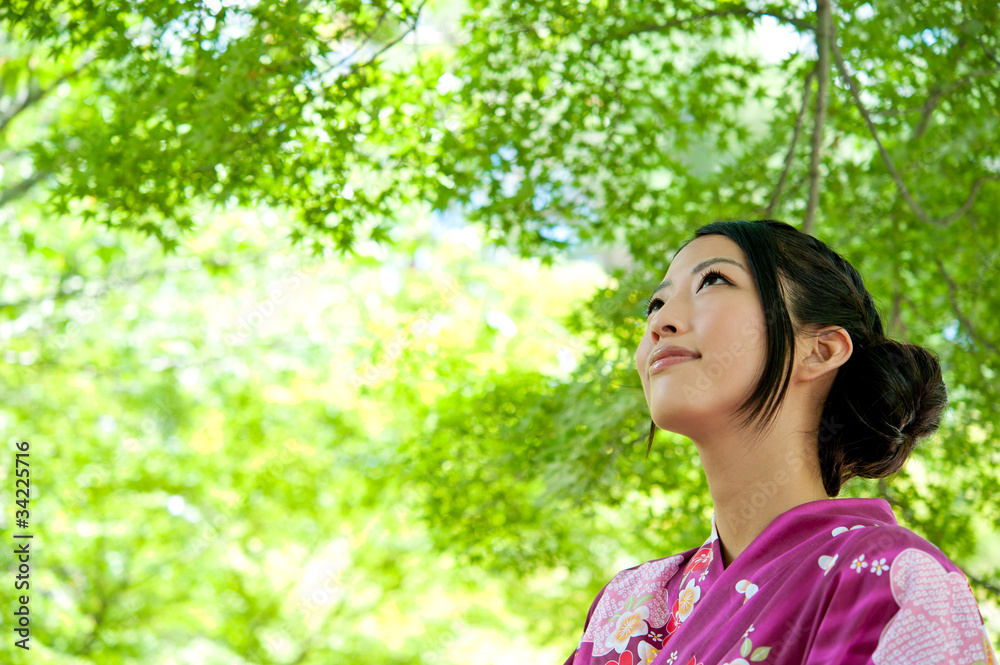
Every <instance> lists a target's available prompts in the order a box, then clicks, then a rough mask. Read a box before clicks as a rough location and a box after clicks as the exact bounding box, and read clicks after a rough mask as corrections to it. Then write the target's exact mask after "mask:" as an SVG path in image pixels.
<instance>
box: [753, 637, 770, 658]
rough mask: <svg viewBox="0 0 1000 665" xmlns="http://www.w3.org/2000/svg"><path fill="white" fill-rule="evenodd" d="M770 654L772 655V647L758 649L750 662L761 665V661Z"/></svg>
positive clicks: (754, 651)
mask: <svg viewBox="0 0 1000 665" xmlns="http://www.w3.org/2000/svg"><path fill="white" fill-rule="evenodd" d="M748 641H749V640H748ZM769 653H771V647H757V648H756V649H754V650H753V654H752V655H751V656H750V660H752V661H754V662H758V663H759V662H760V661H762V660H764V659H765V658H767V654H769Z"/></svg>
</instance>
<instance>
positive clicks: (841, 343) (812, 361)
mask: <svg viewBox="0 0 1000 665" xmlns="http://www.w3.org/2000/svg"><path fill="white" fill-rule="evenodd" d="M801 344H802V352H801V358H802V362H801V363H800V366H799V368H798V372H797V374H798V378H799V379H800V380H802V381H811V380H813V379H816V378H819V377H820V376H823V375H824V374H827V373H828V372H832V371H833V370H835V369H837V368H838V367H840V366H841V365H843V364H844V363H846V362H847V361H848V359H850V357H851V355H852V354H853V353H854V341H853V340H852V339H851V334H850V333H849V332H847V331H846V330H845V329H844V328H842V327H840V326H829V327H827V328H822V329H820V330H816V331H814V332H811V333H807V334H805V335H803V337H802V338H801Z"/></svg>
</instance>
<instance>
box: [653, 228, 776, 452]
mask: <svg viewBox="0 0 1000 665" xmlns="http://www.w3.org/2000/svg"><path fill="white" fill-rule="evenodd" d="M720 259H721V260H720ZM692 271H693V272H692ZM713 271H715V272H718V273H721V277H720V276H719V275H715V274H711V273H712V272H713ZM664 280H665V281H668V280H669V282H671V283H670V284H669V285H666V286H663V287H662V288H661V289H659V290H658V291H657V292H656V293H654V294H653V297H652V300H651V301H650V304H649V308H648V312H649V315H648V316H647V319H646V332H645V333H644V334H643V337H642V341H641V342H640V343H639V348H638V349H637V350H636V353H635V363H636V369H637V370H638V372H639V377H640V378H641V379H642V389H643V392H644V393H645V395H646V404H647V405H648V406H649V411H650V415H651V417H652V419H653V422H654V423H656V426H657V427H659V428H660V429H665V430H669V431H672V432H677V433H678V434H682V435H684V436H687V437H689V438H691V439H693V440H696V441H697V440H699V439H700V438H702V437H703V436H707V435H708V434H709V432H711V431H712V430H713V428H717V427H720V426H727V427H732V426H733V425H734V424H735V423H736V422H737V421H735V420H731V417H732V416H733V414H734V413H735V411H736V409H737V407H739V406H740V405H741V404H742V403H743V402H744V401H745V400H746V398H747V397H748V396H749V395H750V393H751V391H752V390H753V388H754V387H755V386H756V384H757V381H758V380H759V377H760V374H761V373H762V371H763V366H764V360H765V337H764V333H765V328H764V312H763V307H762V306H761V302H760V296H758V295H757V287H756V285H755V284H754V281H753V277H751V275H750V266H749V265H748V264H747V262H746V258H745V257H744V255H743V251H742V250H741V249H740V247H739V245H737V244H736V243H735V242H733V241H732V240H730V239H729V238H727V237H725V236H721V235H708V236H702V237H700V238H696V239H695V240H692V241H691V242H690V243H688V244H687V245H686V246H685V247H684V248H683V249H681V251H680V252H678V254H677V256H676V257H675V258H674V261H673V263H671V264H670V267H669V269H668V270H667V274H666V276H665V278H664ZM667 346H679V347H682V348H684V349H687V350H689V351H692V352H694V353H695V354H696V357H693V358H690V359H686V360H682V361H679V362H675V363H674V364H670V365H667V366H661V367H659V368H656V367H654V368H653V370H652V372H651V371H650V363H649V360H650V354H652V353H653V352H654V351H655V350H656V349H658V348H660V347H667Z"/></svg>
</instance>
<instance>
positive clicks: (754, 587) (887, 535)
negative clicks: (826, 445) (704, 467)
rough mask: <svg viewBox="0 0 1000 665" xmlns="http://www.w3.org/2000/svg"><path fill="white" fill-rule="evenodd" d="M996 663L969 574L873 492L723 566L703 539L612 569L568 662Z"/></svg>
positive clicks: (814, 508)
mask: <svg viewBox="0 0 1000 665" xmlns="http://www.w3.org/2000/svg"><path fill="white" fill-rule="evenodd" d="M804 662H808V663H810V665H821V664H829V665H834V664H837V665H840V664H854V663H860V664H863V665H901V664H903V663H906V664H908V665H925V664H926V665H931V664H932V663H934V664H937V663H950V664H954V665H974V664H983V665H990V664H992V665H1000V663H998V661H997V659H996V656H995V654H994V650H993V648H992V646H991V644H990V642H989V638H988V636H987V635H986V631H985V627H984V625H983V620H982V617H981V615H980V613H979V609H978V606H977V605H976V601H975V598H974V597H973V595H972V592H971V589H970V587H969V584H968V581H967V580H966V578H965V576H964V575H963V574H962V572H961V570H959V569H958V567H957V566H955V564H954V563H953V562H951V560H949V559H948V558H947V557H946V556H945V555H944V554H943V553H942V552H941V551H940V550H939V549H937V548H936V547H935V546H934V545H932V544H931V543H929V542H927V541H926V540H924V539H923V538H921V537H920V536H918V535H916V534H915V533H913V532H912V531H910V530H908V529H905V528H903V527H901V526H899V525H898V524H897V523H896V520H895V517H894V516H893V514H892V510H891V509H890V508H889V505H888V504H887V503H886V502H885V501H883V500H881V499H826V500H821V501H813V502H810V503H806V504H803V505H800V506H797V507H795V508H793V509H791V510H789V511H787V512H785V513H783V514H781V515H779V516H778V517H777V518H775V520H773V521H772V522H771V524H769V525H768V526H767V527H766V528H765V529H764V531H762V532H761V533H760V534H759V535H758V537H757V538H755V539H754V541H753V542H752V543H751V544H750V546H748V547H747V548H746V550H744V551H743V552H742V553H741V554H740V555H739V556H738V557H737V558H736V560H734V561H733V562H732V564H730V565H729V566H727V567H724V566H723V564H722V555H721V544H720V543H719V540H718V533H717V531H716V528H715V519H714V518H713V520H712V533H711V536H710V537H709V539H708V540H707V541H706V542H705V543H704V544H703V545H702V546H701V547H699V548H696V549H692V550H688V551H686V552H683V553H681V554H678V555H675V556H671V557H666V558H663V559H656V560H653V561H650V562H647V563H645V564H642V565H641V566H636V567H634V568H629V569H627V570H624V571H622V572H620V573H618V574H617V575H616V576H615V577H614V578H613V579H612V580H611V582H609V583H608V584H607V585H606V586H605V587H604V589H602V590H601V592H600V593H599V594H598V595H597V597H596V598H595V599H594V603H593V604H592V605H591V607H590V611H589V612H588V614H587V622H586V624H585V630H584V634H583V638H582V639H581V641H580V644H579V647H578V648H577V649H576V651H574V653H573V655H572V656H570V658H569V659H568V660H567V661H566V665H608V664H614V665H636V664H638V663H644V664H645V665H751V663H764V664H765V665H791V664H793V663H794V664H796V665H799V664H801V663H804Z"/></svg>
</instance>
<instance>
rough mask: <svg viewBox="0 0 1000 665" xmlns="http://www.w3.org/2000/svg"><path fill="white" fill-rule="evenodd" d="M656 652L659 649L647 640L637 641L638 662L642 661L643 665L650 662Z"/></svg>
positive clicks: (647, 664)
mask: <svg viewBox="0 0 1000 665" xmlns="http://www.w3.org/2000/svg"><path fill="white" fill-rule="evenodd" d="M658 653H660V650H659V649H657V648H655V647H654V646H653V645H652V644H650V643H649V642H639V662H640V663H643V665H649V664H650V663H652V662H653V659H654V658H656V654H658Z"/></svg>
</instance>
